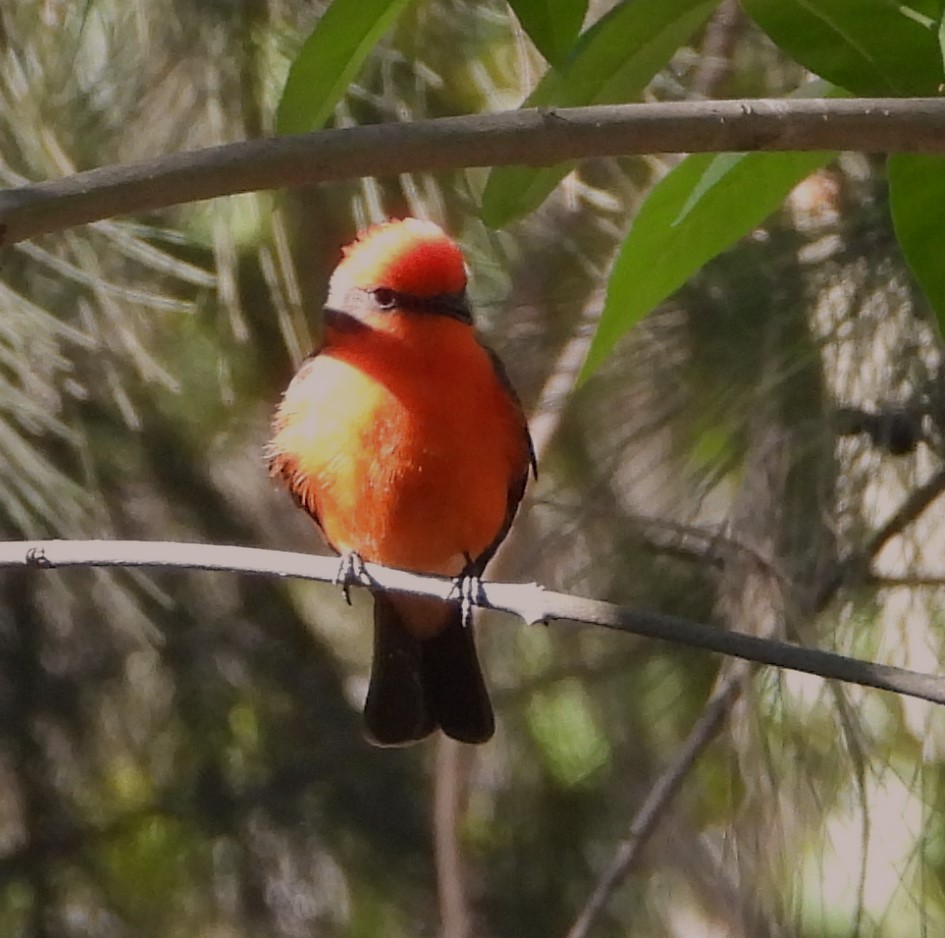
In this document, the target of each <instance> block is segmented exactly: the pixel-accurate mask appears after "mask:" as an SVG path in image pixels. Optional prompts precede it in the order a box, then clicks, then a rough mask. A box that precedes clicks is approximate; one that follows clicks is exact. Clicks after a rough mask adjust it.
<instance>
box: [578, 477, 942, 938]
mask: <svg viewBox="0 0 945 938" xmlns="http://www.w3.org/2000/svg"><path fill="white" fill-rule="evenodd" d="M943 492H945V468H942V469H940V470H939V471H938V472H936V473H935V474H934V475H933V476H932V477H931V478H930V479H929V480H928V481H927V482H925V483H924V484H923V485H921V486H920V487H919V488H917V489H915V491H913V492H911V493H910V494H909V496H908V497H906V499H905V500H904V501H903V502H902V504H901V505H900V506H899V507H898V508H897V509H896V511H895V512H893V514H892V515H891V516H890V517H889V519H887V521H886V522H884V523H883V524H882V525H881V526H880V527H879V528H878V529H877V530H876V531H875V532H874V533H873V535H872V536H871V537H870V538H869V539H868V541H867V542H866V545H865V547H864V548H863V549H862V550H861V551H858V552H855V553H851V554H850V555H849V556H848V557H847V558H846V559H845V560H844V561H843V562H841V563H839V564H837V567H836V569H835V570H834V571H833V573H832V574H831V575H829V576H827V577H825V578H824V580H823V582H822V583H821V586H820V589H819V590H818V591H817V593H816V594H815V595H814V597H813V600H812V603H811V606H812V610H813V612H815V613H817V612H821V611H823V609H824V608H826V606H827V605H828V603H829V602H830V601H831V600H832V599H833V597H834V596H835V595H836V593H837V591H838V590H839V589H840V587H841V586H842V585H843V583H844V581H845V580H846V579H847V578H848V577H851V576H853V575H855V574H861V575H863V577H864V578H865V579H867V580H868V579H869V573H868V570H869V567H870V564H871V563H872V562H873V560H875V558H876V556H877V554H879V552H880V551H881V550H882V549H883V547H884V546H885V545H886V544H887V543H888V542H889V541H890V540H891V539H892V538H893V537H895V536H896V535H898V534H901V533H902V532H903V531H904V530H905V529H906V528H907V527H908V526H909V525H910V524H912V522H914V521H916V520H917V519H918V518H919V517H920V515H921V514H922V512H923V511H925V509H926V508H927V507H928V506H929V505H930V504H932V502H934V501H935V500H936V499H937V498H938V497H939V496H940V495H941V494H942V493H943ZM726 634H735V633H726ZM752 637H753V638H754V639H755V641H761V642H764V643H765V644H768V643H769V642H771V640H770V639H768V638H760V637H755V636H752ZM773 644H781V643H780V642H773ZM791 647H796V646H791ZM798 670H803V669H798ZM750 673H751V668H750V666H749V665H747V664H743V663H738V664H736V665H735V666H734V667H732V668H731V669H730V670H729V671H728V673H727V674H725V675H724V676H723V677H722V678H721V680H720V682H719V685H718V687H717V688H716V690H715V692H714V693H713V695H712V697H711V698H710V699H709V701H708V702H707V703H706V705H705V707H704V708H703V711H702V713H701V715H700V716H699V719H698V720H697V721H696V723H695V724H694V725H693V727H692V729H691V730H690V731H689V735H688V736H687V737H686V739H685V741H684V742H683V744H682V746H681V747H680V748H679V750H678V751H677V752H676V754H675V756H674V758H673V761H672V762H671V763H670V764H669V766H667V768H666V769H664V770H663V772H661V773H660V775H659V776H658V777H657V779H656V781H655V782H654V783H653V785H652V786H651V788H650V790H649V792H648V794H647V797H646V798H645V800H644V802H643V804H642V805H641V807H640V810H639V811H638V812H637V813H636V815H635V816H634V818H633V820H632V822H631V824H630V828H629V830H628V832H627V835H626V836H625V837H624V838H623V840H621V841H620V843H619V844H618V846H617V849H616V851H615V852H614V855H613V857H611V860H610V863H609V864H608V865H607V867H606V869H605V870H604V873H603V874H602V875H601V876H600V877H599V878H598V880H597V883H596V885H595V887H594V889H593V891H592V892H591V895H590V896H589V898H588V899H587V901H586V902H585V904H584V906H583V908H582V909H581V911H580V913H579V914H578V917H577V919H576V920H575V921H574V924H573V925H572V926H571V928H570V929H569V930H568V933H567V935H566V938H587V935H589V934H590V929H591V927H592V926H593V924H594V922H595V921H596V920H597V918H598V916H599V915H600V914H601V913H602V912H603V910H604V908H605V907H606V905H607V902H608V900H609V899H610V896H611V894H612V893H613V891H614V890H615V889H616V888H617V887H618V886H619V885H620V883H621V882H622V881H623V879H624V877H625V876H626V875H627V874H628V873H629V872H630V870H631V869H633V867H634V865H635V864H636V862H637V861H638V859H639V857H640V853H641V851H642V849H643V847H644V846H645V844H646V841H647V839H648V837H649V836H650V834H651V833H652V832H653V830H654V829H655V828H656V825H657V823H658V822H659V819H660V818H661V817H662V816H663V814H664V813H665V811H666V808H667V807H668V805H669V804H670V802H671V801H672V799H673V798H674V797H675V796H676V793H677V792H678V791H679V789H680V787H681V786H682V783H683V781H684V780H685V778H686V776H687V775H688V773H689V770H690V769H691V768H692V766H693V765H694V764H695V762H696V760H697V759H698V757H699V756H700V755H701V754H702V752H703V751H704V750H705V748H706V747H707V746H708V745H709V743H710V742H711V741H712V740H713V739H714V738H715V737H716V736H717V735H718V733H719V731H720V730H721V729H722V726H723V725H724V723H725V718H726V717H727V716H728V713H729V711H730V710H731V708H732V706H734V704H735V702H736V701H737V700H738V698H739V697H740V696H741V690H742V687H743V686H744V680H745V678H746V677H747V676H748V675H749V674H750ZM809 673H814V672H809ZM926 699H928V698H926Z"/></svg>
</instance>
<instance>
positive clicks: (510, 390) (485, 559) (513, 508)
mask: <svg viewBox="0 0 945 938" xmlns="http://www.w3.org/2000/svg"><path fill="white" fill-rule="evenodd" d="M482 347H483V348H484V349H485V351H486V354H487V355H488V356H489V361H490V362H491V363H492V370H493V371H494V372H495V376H496V377H497V378H498V379H499V383H500V384H501V385H502V387H503V389H504V390H505V391H506V393H507V394H508V396H509V399H510V400H511V401H512V402H513V403H514V405H515V413H516V415H517V416H518V419H519V424H520V426H521V430H522V438H523V442H524V444H525V449H526V452H527V453H528V459H527V460H526V461H525V463H524V464H523V466H522V471H521V472H520V473H518V474H516V475H515V476H514V477H513V478H512V479H511V480H510V482H509V494H508V500H507V502H506V507H505V518H504V519H503V521H502V527H501V528H500V529H499V533H498V534H497V535H496V536H495V539H494V540H493V541H492V543H491V544H490V545H489V546H488V547H487V548H486V549H485V550H484V551H483V552H482V554H481V555H480V556H478V557H476V558H474V559H473V562H472V564H471V565H470V570H469V571H468V572H469V573H475V574H481V573H482V571H483V570H484V569H485V567H486V564H487V563H489V561H490V560H491V559H492V558H493V556H494V555H495V552H496V551H497V550H498V549H499V545H500V544H501V543H502V542H503V541H504V540H505V538H506V535H508V533H509V528H511V527H512V522H513V521H514V520H515V514H516V512H517V511H518V506H519V504H520V503H521V501H522V497H523V496H524V494H525V486H526V485H527V483H528V472H529V470H531V472H532V475H533V476H534V477H535V478H536V479H537V478H538V461H537V459H536V457H535V446H534V444H533V443H532V436H531V434H530V433H529V432H528V421H527V420H526V419H525V410H524V408H523V407H522V402H521V401H520V400H519V397H518V394H517V393H516V391H515V388H514V387H513V386H512V382H511V381H510V380H509V376H508V373H507V372H506V370H505V365H503V364H502V359H501V358H499V356H498V355H496V353H495V352H494V351H493V350H492V349H491V348H489V347H488V346H487V345H483V346H482Z"/></svg>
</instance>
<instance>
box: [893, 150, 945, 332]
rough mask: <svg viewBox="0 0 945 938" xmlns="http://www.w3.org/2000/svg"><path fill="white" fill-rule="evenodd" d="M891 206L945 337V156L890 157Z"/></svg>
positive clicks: (905, 250)
mask: <svg viewBox="0 0 945 938" xmlns="http://www.w3.org/2000/svg"><path fill="white" fill-rule="evenodd" d="M887 165H888V176H889V207H890V211H891V212H892V220H893V227H894V228H895V230H896V237H897V238H898V239H899V245H900V247H901V248H902V253H903V255H904V256H905V258H906V262H907V263H908V265H909V267H910V268H911V269H912V272H913V273H914V274H915V277H916V280H918V281H919V285H920V286H921V287H922V289H923V291H924V292H925V295H926V296H927V297H928V298H929V302H930V303H931V304H932V308H933V309H934V310H935V316H936V319H937V321H938V327H939V331H940V333H941V334H942V335H943V336H945V156H927V155H924V154H923V155H913V154H907V153H901V154H896V155H894V156H890V157H889V160H888V164H887Z"/></svg>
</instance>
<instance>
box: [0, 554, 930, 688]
mask: <svg viewBox="0 0 945 938" xmlns="http://www.w3.org/2000/svg"><path fill="white" fill-rule="evenodd" d="M93 566H94V567H169V568H178V569H195V570H218V571H228V572H231V573H253V574H264V575H265V574H268V575H270V576H282V577H297V578H300V579H307V580H320V581H323V582H328V583H331V582H334V580H335V577H336V574H337V572H338V561H337V559H336V558H334V557H320V556H315V555H313V554H300V553H290V552H287V551H274V550H263V549H261V548H256V547H232V546H224V545H214V544H180V543H175V542H159V541H57V540H51V541H5V542H2V543H0V568H3V567H33V568H36V569H52V568H56V567H93ZM365 569H366V571H367V574H368V576H369V578H370V582H369V583H364V584H363V585H364V586H369V585H370V586H374V587H382V588H383V589H389V590H393V591H395V592H407V593H415V594H418V595H425V596H436V597H439V598H441V599H447V598H450V597H455V595H456V591H455V585H454V583H453V581H451V580H449V579H444V578H442V577H428V576H420V575H418V574H415V573H406V572H404V571H402V570H392V569H390V568H389V567H381V566H378V565H377V564H366V565H365ZM476 604H477V605H479V606H482V607H484V608H487V609H498V610H500V611H502V612H510V613H512V614H514V615H517V616H519V617H520V618H522V619H524V620H525V621H526V622H530V623H536V622H552V621H571V622H580V623H585V624H587V625H598V626H603V627H604V628H609V629H617V630H619V631H624V632H633V633H634V634H636V635H643V636H646V637H648V638H656V639H659V640H661V641H667V642H676V643H678V644H684V645H690V646H692V647H695V648H703V649H705V650H707V651H714V652H718V653H720V654H723V655H730V656H734V657H736V658H743V659H745V660H747V661H754V662H756V663H758V664H767V665H772V666H774V667H779V668H788V669H789V670H793V671H803V672H805V673H807V674H817V675H819V676H820V677H824V678H831V679H834V680H839V681H845V682H847V683H852V684H861V685H864V686H866V687H876V688H879V689H880V690H888V691H893V692H895V693H899V694H905V695H906V696H909V697H918V698H921V699H923V700H930V701H932V702H933V703H945V677H940V676H938V675H934V674H922V673H919V672H916V671H909V670H907V669H905V668H896V667H892V666H891V665H885V664H878V663H875V662H870V661H862V660H860V659H857V658H848V657H846V656H845V655H838V654H834V653H833V652H829V651H822V650H820V649H816V648H806V647H803V646H801V645H794V644H791V643H789V642H780V641H775V640H774V639H769V638H760V637H759V636H756V635H746V634H743V633H740V632H732V631H727V630H724V629H720V628H717V627H715V626H712V625H707V624H705V623H702V622H694V621H691V620H688V619H681V618H678V617H676V616H667V615H660V614H658V613H651V612H643V611H639V610H634V609H628V608H626V607H623V606H617V605H614V604H613V603H607V602H602V601H601V600H596V599H584V598H581V597H577V596H569V595H568V594H566V593H556V592H553V591H551V590H545V589H543V588H542V587H540V586H539V585H538V584H537V583H483V584H482V588H481V591H480V594H479V596H478V597H477V599H476Z"/></svg>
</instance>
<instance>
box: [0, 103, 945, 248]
mask: <svg viewBox="0 0 945 938" xmlns="http://www.w3.org/2000/svg"><path fill="white" fill-rule="evenodd" d="M748 150H772V151H773V150H863V151H866V152H882V153H894V152H895V153H945V100H941V99H938V98H842V99H820V98H817V99H804V98H798V99H789V100H782V99H750V100H749V99H746V100H732V101H681V102H670V103H657V104H623V105H606V106H604V105H601V106H595V107H581V108H540V109H524V110H518V111H507V112H501V113H497V114H477V115H468V116H462V117H445V118H436V119H432V120H423V121H413V122H410V123H399V124H398V123H388V124H374V125H370V126H364V127H349V128H342V129H336V130H324V131H319V132H316V133H310V134H302V135H299V136H293V137H279V138H271V139H265V140H249V141H244V142H241V143H232V144H226V145H223V146H217V147H209V148H206V149H202V150H192V151H185V152H182V153H174V154H170V155H168V156H163V157H158V158H156V159H153V160H147V161H144V162H140V163H133V164H129V165H119V166H106V167H101V168H99V169H93V170H89V171H87V172H82V173H76V174H75V175H73V176H68V177H66V178H63V179H56V180H50V181H48V182H40V183H37V184H35V185H27V186H20V187H18V188H14V189H7V190H5V191H2V192H0V246H4V245H9V244H14V243H16V242H18V241H22V240H25V239H26V238H32V237H35V236H36V235H40V234H45V233H49V232H53V231H61V230H63V229H65V228H69V227H72V226H74V225H82V224H87V223H89V222H93V221H98V220H101V219H103V218H109V217H111V216H114V215H123V214H129V213H135V212H147V211H153V210H155V209H160V208H166V207H168V206H171V205H179V204H181V203H184V202H195V201H200V200H202V199H211V198H216V197H218V196H224V195H234V194H236V193H239V192H251V191H256V190H260V189H283V188H292V187H298V186H308V185H313V184H315V183H320V182H332V181H338V180H342V179H354V178H359V177H362V176H394V175H397V174H399V173H405V172H437V171H443V170H451V169H459V168H463V167H470V166H512V165H520V166H521V165H525V166H551V165H553V164H555V163H560V162H564V161H566V160H576V159H584V158H589V157H601V156H626V155H632V154H644V153H695V152H725V151H748Z"/></svg>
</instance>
